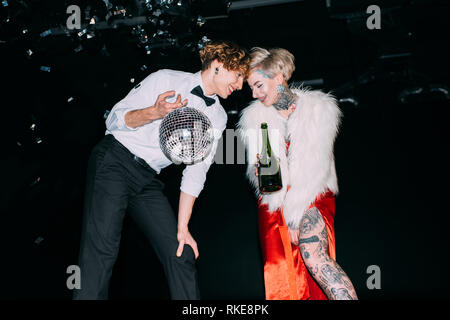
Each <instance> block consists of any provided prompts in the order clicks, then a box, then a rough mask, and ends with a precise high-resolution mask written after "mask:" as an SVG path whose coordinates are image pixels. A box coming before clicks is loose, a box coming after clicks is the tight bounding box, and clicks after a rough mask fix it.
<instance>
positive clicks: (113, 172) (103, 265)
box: [73, 135, 200, 300]
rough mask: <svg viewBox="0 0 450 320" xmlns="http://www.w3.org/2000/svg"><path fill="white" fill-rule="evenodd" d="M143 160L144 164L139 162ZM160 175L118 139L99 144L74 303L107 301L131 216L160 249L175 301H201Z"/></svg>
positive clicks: (191, 254)
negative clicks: (178, 252)
mask: <svg viewBox="0 0 450 320" xmlns="http://www.w3.org/2000/svg"><path fill="white" fill-rule="evenodd" d="M139 160H141V161H139ZM155 176H156V172H155V171H154V170H153V169H151V168H150V167H149V166H148V165H146V164H144V163H142V159H139V158H137V157H135V156H134V155H133V154H132V153H131V152H129V151H128V149H126V148H125V147H124V146H123V145H122V144H121V143H119V142H118V141H117V140H116V139H115V138H114V136H113V135H106V136H105V137H104V138H103V139H102V141H101V142H100V143H99V144H97V145H96V146H95V148H94V149H93V151H92V154H91V157H90V159H89V165H88V172H87V185H86V195H85V203H84V214H83V225H82V233H81V246H80V256H79V267H80V271H81V289H74V295H73V298H74V299H80V300H81V299H82V300H86V299H89V300H92V299H107V298H108V289H109V281H110V278H111V274H112V269H113V266H114V263H115V261H116V259H117V254H118V251H119V244H120V238H121V232H122V223H123V218H124V216H125V212H128V213H129V214H130V215H131V217H132V219H134V221H135V222H136V224H137V225H138V226H139V227H140V229H141V230H142V231H143V232H144V234H145V236H146V237H147V239H148V240H149V241H150V243H151V245H152V246H153V248H154V249H155V251H156V254H157V255H158V257H159V259H160V261H161V263H162V264H163V267H164V272H165V274H166V277H167V279H168V282H169V289H170V294H171V298H172V299H186V300H187V299H200V294H199V289H198V280H197V269H196V266H195V257H194V252H193V250H192V248H191V247H190V246H188V245H185V246H184V249H183V254H182V256H181V257H177V256H176V250H177V248H178V240H177V219H176V217H175V215H174V213H173V211H172V208H171V206H170V204H169V202H168V200H167V198H166V197H165V196H164V194H163V192H162V189H163V187H164V184H163V183H162V182H161V181H159V180H158V179H156V177H155Z"/></svg>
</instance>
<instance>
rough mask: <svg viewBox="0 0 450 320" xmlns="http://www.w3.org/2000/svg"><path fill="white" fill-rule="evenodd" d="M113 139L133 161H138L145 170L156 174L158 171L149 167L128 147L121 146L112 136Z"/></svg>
mask: <svg viewBox="0 0 450 320" xmlns="http://www.w3.org/2000/svg"><path fill="white" fill-rule="evenodd" d="M111 136H112V139H113V140H114V142H115V143H116V144H117V145H118V146H119V147H120V148H122V149H123V150H124V151H126V153H127V154H128V155H129V156H130V157H131V159H133V160H134V161H136V162H137V163H139V164H140V165H141V166H143V167H144V168H145V169H147V170H150V171H151V172H153V173H156V171H155V170H154V169H153V168H152V167H150V166H149V165H148V163H147V162H146V161H145V160H144V159H142V158H139V157H138V156H137V155H135V154H133V153H131V152H130V150H128V149H127V147H125V146H124V145H123V144H121V143H120V142H119V141H118V140H117V139H116V138H114V136H113V135H112V134H111Z"/></svg>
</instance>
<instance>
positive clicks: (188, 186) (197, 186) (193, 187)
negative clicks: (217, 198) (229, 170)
mask: <svg viewBox="0 0 450 320" xmlns="http://www.w3.org/2000/svg"><path fill="white" fill-rule="evenodd" d="M203 186H204V184H203V183H197V182H194V181H189V182H188V181H186V180H184V181H182V183H181V186H180V190H181V191H183V192H184V193H187V194H189V195H191V196H193V197H196V198H198V196H199V195H200V192H201V191H202V190H203Z"/></svg>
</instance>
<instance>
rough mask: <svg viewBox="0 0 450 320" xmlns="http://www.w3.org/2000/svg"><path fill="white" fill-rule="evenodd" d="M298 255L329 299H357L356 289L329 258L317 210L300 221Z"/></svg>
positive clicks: (325, 237) (321, 220) (312, 209)
mask: <svg viewBox="0 0 450 320" xmlns="http://www.w3.org/2000/svg"><path fill="white" fill-rule="evenodd" d="M299 246H300V252H301V254H302V257H303V261H304V262H305V265H306V267H307V269H308V271H309V272H310V273H311V275H312V276H313V277H314V279H315V280H316V281H317V283H318V284H319V285H320V287H321V288H322V290H323V291H324V293H325V294H326V295H327V297H328V299H330V300H357V299H358V297H357V296H356V292H355V288H354V287H353V284H352V282H351V281H350V279H349V278H348V276H347V274H346V273H345V272H344V270H342V268H341V267H340V266H339V265H338V264H337V263H336V261H334V260H333V259H331V258H330V256H329V255H328V235H327V229H326V226H325V222H324V221H323V218H322V215H321V214H320V212H319V210H318V209H317V208H316V207H313V208H311V209H309V210H308V211H306V213H305V215H304V216H303V218H302V221H301V222H300V239H299Z"/></svg>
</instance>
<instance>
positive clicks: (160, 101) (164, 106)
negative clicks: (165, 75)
mask: <svg viewBox="0 0 450 320" xmlns="http://www.w3.org/2000/svg"><path fill="white" fill-rule="evenodd" d="M174 95H175V91H174V90H172V91H167V92H164V93H161V94H160V95H159V96H158V98H157V99H156V102H155V105H154V106H153V108H154V113H155V116H156V117H157V119H160V118H164V117H165V116H166V115H167V114H168V113H170V112H172V111H173V110H175V109H178V108H181V107H183V106H185V105H186V104H187V102H188V100H187V99H184V101H183V102H181V95H180V94H178V96H177V100H176V101H175V102H174V103H170V102H167V101H166V99H167V98H170V97H173V96H174Z"/></svg>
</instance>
